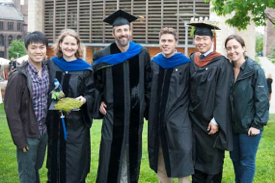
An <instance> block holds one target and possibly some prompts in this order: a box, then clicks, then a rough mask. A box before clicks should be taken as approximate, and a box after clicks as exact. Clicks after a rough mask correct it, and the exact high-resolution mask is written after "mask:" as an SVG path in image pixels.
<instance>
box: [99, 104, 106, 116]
mask: <svg viewBox="0 0 275 183" xmlns="http://www.w3.org/2000/svg"><path fill="white" fill-rule="evenodd" d="M106 107H107V105H106V104H105V103H104V102H101V104H100V108H99V111H100V112H101V114H103V115H106V114H107V111H106Z"/></svg>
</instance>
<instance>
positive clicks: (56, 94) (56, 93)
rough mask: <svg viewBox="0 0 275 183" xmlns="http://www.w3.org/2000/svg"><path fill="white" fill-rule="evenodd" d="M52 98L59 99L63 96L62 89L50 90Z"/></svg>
mask: <svg viewBox="0 0 275 183" xmlns="http://www.w3.org/2000/svg"><path fill="white" fill-rule="evenodd" d="M51 93H52V99H53V100H59V99H61V98H63V97H64V96H65V94H64V92H63V91H54V90H53V91H52V92H51Z"/></svg>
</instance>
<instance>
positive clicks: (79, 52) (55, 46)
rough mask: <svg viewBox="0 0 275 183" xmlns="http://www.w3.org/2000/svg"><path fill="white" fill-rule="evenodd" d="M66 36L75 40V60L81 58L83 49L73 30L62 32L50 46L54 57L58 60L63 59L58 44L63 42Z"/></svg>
mask: <svg viewBox="0 0 275 183" xmlns="http://www.w3.org/2000/svg"><path fill="white" fill-rule="evenodd" d="M66 36H72V37H74V38H75V39H76V42H77V46H78V49H77V51H76V53H75V57H76V58H82V56H83V47H82V45H81V41H80V38H79V35H78V34H77V33H76V32H75V30H73V29H64V30H62V31H61V34H60V36H59V37H58V39H57V40H56V41H55V43H54V44H53V45H52V48H53V51H54V53H55V55H56V56H57V57H58V58H61V57H63V53H62V50H61V48H60V44H61V43H62V42H63V40H64V38H65V37H66Z"/></svg>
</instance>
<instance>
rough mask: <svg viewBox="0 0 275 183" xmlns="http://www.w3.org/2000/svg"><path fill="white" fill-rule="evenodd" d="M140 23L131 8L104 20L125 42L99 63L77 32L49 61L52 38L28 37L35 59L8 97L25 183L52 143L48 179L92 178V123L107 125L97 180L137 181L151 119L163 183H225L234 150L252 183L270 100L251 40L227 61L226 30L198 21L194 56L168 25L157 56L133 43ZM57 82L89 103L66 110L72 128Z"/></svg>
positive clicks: (233, 39) (153, 160)
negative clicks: (220, 34)
mask: <svg viewBox="0 0 275 183" xmlns="http://www.w3.org/2000/svg"><path fill="white" fill-rule="evenodd" d="M136 19H137V18H136V17H135V16H133V15H130V14H128V13H126V12H124V11H121V10H118V11H116V12H114V13H113V14H111V15H110V16H108V17H107V18H105V19H104V22H106V23H109V24H111V25H112V27H113V29H112V36H113V37H114V39H115V41H114V43H112V44H110V45H109V46H107V47H106V48H104V49H102V50H100V51H98V52H97V53H96V54H95V55H94V58H93V60H94V62H93V64H92V65H89V64H87V63H86V62H85V61H84V60H82V59H81V58H82V47H81V41H80V39H79V36H78V35H77V33H76V32H75V31H74V30H70V29H65V30H64V31H63V32H62V33H61V35H60V36H59V38H58V39H57V40H56V42H55V44H54V45H53V50H54V53H55V55H56V56H55V57H53V58H51V59H49V60H45V58H46V51H47V50H46V48H47V46H48V42H47V38H46V37H45V35H44V34H43V33H42V32H38V31H35V32H32V33H29V34H28V35H27V36H26V38H25V47H26V50H27V53H28V56H29V60H28V62H25V63H24V64H23V65H22V66H20V67H18V68H17V69H16V70H15V71H14V72H12V73H11V74H10V76H9V80H8V85H7V88H6V94H5V100H4V103H5V111H6V116H7V121H8V124H9V127H10V131H11V135H12V139H13V141H14V144H15V145H16V146H17V162H18V172H19V180H20V182H21V183H31V182H36V183H37V182H39V172H38V170H39V169H40V168H41V167H42V164H43V161H44V156H45V150H46V146H47V145H48V149H47V169H48V174H47V175H48V183H58V182H60V183H83V182H85V179H86V177H87V174H88V173H89V171H90V161H91V147H90V128H91V126H92V120H93V119H103V122H102V130H101V143H100V152H99V166H98V172H97V180H96V182H98V183H112V182H115V183H137V182H138V179H139V174H140V163H141V156H142V131H143V121H144V118H146V119H147V120H148V153H149V164H150V167H151V169H152V170H154V171H155V172H156V174H157V178H158V180H159V182H161V183H172V182H173V178H178V181H179V182H180V183H189V182H190V176H192V182H193V183H220V182H221V181H222V171H223V162H224V152H225V150H228V151H230V157H231V159H232V162H233V165H234V172H235V181H236V183H252V181H253V177H254V174H255V159H256V152H257V148H258V145H259V142H260V139H261V136H262V132H263V127H264V125H266V123H267V120H268V109H269V101H268V89H267V83H266V78H265V75H264V72H263V70H262V69H261V67H260V66H259V65H258V64H257V63H256V62H255V61H253V60H252V59H250V58H249V57H247V56H246V55H245V51H246V50H245V49H246V47H245V43H244V41H243V39H242V38H241V37H240V36H238V35H231V36H229V37H228V38H227V39H226V41H225V48H226V52H227V56H228V58H226V57H224V56H222V55H221V54H220V53H217V52H216V51H215V50H213V44H214V37H213V29H217V28H218V27H215V26H213V25H209V24H206V23H198V24H196V23H192V24H191V25H192V26H195V27H196V29H195V31H194V44H195V46H196V48H197V50H198V52H195V53H193V54H191V55H190V58H188V57H187V56H185V55H184V54H182V53H180V52H177V50H176V47H177V44H178V37H177V31H176V30H175V29H173V28H168V27H166V28H163V29H161V30H160V33H159V46H160V49H161V53H159V54H157V55H156V56H154V57H153V58H150V55H149V53H148V51H147V49H145V48H144V47H143V46H141V45H140V44H136V43H134V42H132V41H130V40H131V37H132V35H131V27H130V23H131V22H132V21H135V20H136ZM56 81H58V82H59V83H60V84H61V86H62V91H63V92H64V94H65V96H66V97H71V98H75V99H76V100H79V101H80V102H81V103H82V106H81V108H80V110H73V111H71V112H70V113H69V114H65V117H64V119H65V124H64V123H61V121H62V120H61V118H62V117H63V116H62V114H61V113H60V112H59V111H57V110H55V109H54V107H52V106H53V105H54V103H55V102H56V101H54V100H53V98H52V97H51V95H52V92H51V91H53V90H54V88H55V87H56V85H55V84H54V83H55V82H56ZM65 137H66V138H65Z"/></svg>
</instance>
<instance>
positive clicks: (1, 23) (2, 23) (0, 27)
mask: <svg viewBox="0 0 275 183" xmlns="http://www.w3.org/2000/svg"><path fill="white" fill-rule="evenodd" d="M0 30H4V22H0Z"/></svg>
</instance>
